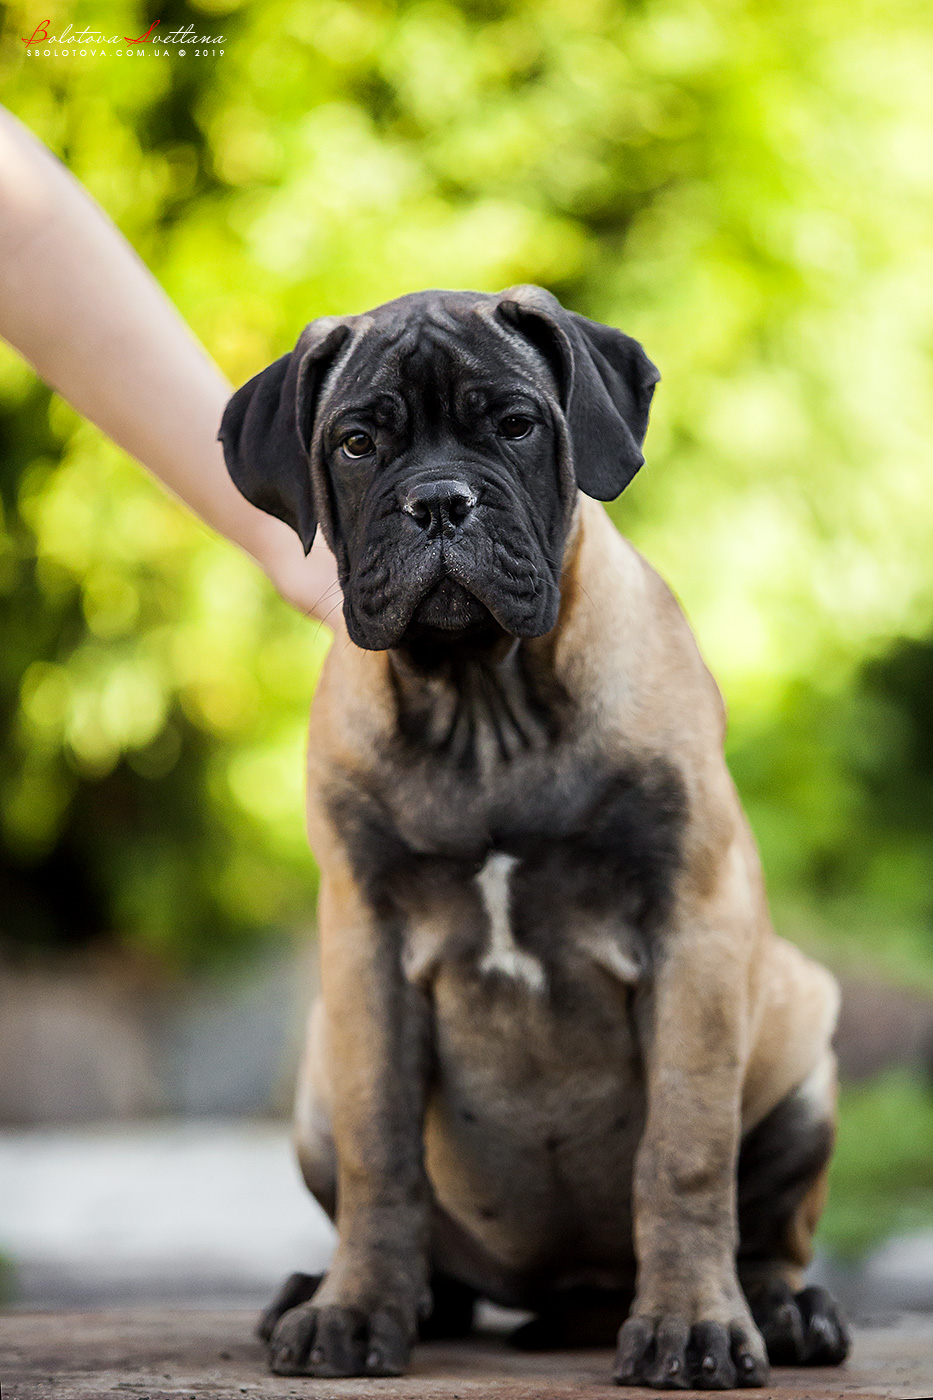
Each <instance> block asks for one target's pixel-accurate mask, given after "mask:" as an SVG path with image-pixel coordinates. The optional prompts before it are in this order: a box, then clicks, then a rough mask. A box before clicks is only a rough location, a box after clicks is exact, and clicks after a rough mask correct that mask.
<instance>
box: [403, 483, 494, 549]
mask: <svg viewBox="0 0 933 1400" xmlns="http://www.w3.org/2000/svg"><path fill="white" fill-rule="evenodd" d="M475 505H476V496H475V494H474V493H473V492H472V491H471V490H470V488H469V486H467V484H466V482H465V481H425V482H423V483H421V484H420V485H419V486H412V487H411V488H410V489H409V490H408V491H407V492H406V493H405V496H404V497H403V499H402V510H403V511H404V512H405V514H406V515H410V516H411V518H412V520H414V522H415V524H416V525H420V526H421V528H422V530H424V532H425V533H426V535H427V536H428V539H431V540H433V539H436V538H437V536H438V535H442V534H443V535H453V534H456V532H457V530H459V529H460V526H461V525H462V524H463V522H464V520H466V518H467V516H468V515H469V513H470V511H471V510H472V509H473V507H474V506H475Z"/></svg>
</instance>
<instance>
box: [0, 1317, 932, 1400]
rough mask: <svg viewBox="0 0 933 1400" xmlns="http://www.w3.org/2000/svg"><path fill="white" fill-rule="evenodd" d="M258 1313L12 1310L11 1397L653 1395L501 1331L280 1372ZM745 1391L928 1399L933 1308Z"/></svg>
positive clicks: (455, 1399) (574, 1357) (4, 1368)
mask: <svg viewBox="0 0 933 1400" xmlns="http://www.w3.org/2000/svg"><path fill="white" fill-rule="evenodd" d="M254 1322H255V1314H253V1313H251V1312H244V1311H238V1312H192V1311H177V1310H171V1309H152V1308H147V1309H138V1310H134V1311H125V1312H97V1313H68V1312H66V1313H44V1314H42V1313H20V1314H16V1313H7V1314H5V1315H3V1316H0V1385H2V1395H3V1400H105V1397H106V1400H240V1397H241V1396H247V1397H257V1400H266V1397H270V1400H271V1397H276V1398H277V1400H402V1397H404V1400H478V1397H480V1396H482V1397H483V1400H635V1398H636V1397H637V1400H646V1397H647V1396H648V1395H650V1394H651V1393H652V1392H649V1391H643V1390H642V1391H636V1390H623V1389H620V1388H617V1387H614V1386H612V1385H610V1384H609V1383H608V1376H609V1371H610V1366H611V1361H612V1357H611V1354H610V1353H609V1352H608V1351H582V1352H556V1353H550V1354H547V1355H538V1356H529V1355H526V1354H522V1353H518V1352H514V1351H511V1350H510V1349H509V1348H508V1347H507V1346H506V1345H505V1344H504V1343H503V1342H502V1341H501V1340H499V1339H497V1338H495V1337H490V1336H487V1337H478V1338H475V1339H472V1340H470V1341H468V1342H457V1343H441V1342H434V1343H430V1344H425V1345H422V1346H420V1347H418V1348H417V1350H416V1353H415V1360H414V1365H413V1367H412V1370H411V1373H410V1374H409V1375H408V1376H405V1377H403V1378H401V1379H399V1380H341V1381H317V1380H305V1379H295V1378H289V1377H277V1376H271V1375H269V1374H268V1373H267V1371H266V1369H265V1363H264V1357H263V1351H262V1348H261V1346H260V1345H259V1343H258V1342H256V1341H254V1340H253V1339H252V1336H251V1332H252V1328H253V1325H254ZM731 1393H732V1394H733V1395H735V1394H737V1392H731ZM679 1394H681V1395H683V1396H685V1397H686V1396H689V1395H692V1394H694V1392H688V1391H681V1392H679ZM696 1394H697V1395H701V1394H702V1395H706V1396H707V1397H708V1396H709V1392H708V1391H705V1392H696ZM742 1394H745V1395H748V1396H749V1397H750V1398H751V1397H752V1396H761V1397H762V1400H766V1397H772V1396H774V1397H777V1400H836V1398H837V1397H839V1400H882V1398H883V1400H920V1398H921V1397H923V1398H924V1400H927V1397H930V1396H933V1318H929V1317H919V1316H914V1317H906V1318H902V1319H900V1320H898V1321H896V1322H893V1323H891V1324H889V1325H887V1326H884V1327H864V1328H861V1329H860V1330H859V1332H858V1334H857V1338H856V1344H855V1348H854V1351H853V1355H852V1357H851V1359H850V1360H849V1362H848V1363H847V1364H846V1366H844V1367H839V1368H833V1369H830V1370H813V1371H800V1370H777V1371H775V1372H774V1375H773V1378H772V1382H771V1384H770V1385H769V1386H767V1387H766V1388H765V1389H764V1390H760V1391H754V1392H749V1391H745V1392H742Z"/></svg>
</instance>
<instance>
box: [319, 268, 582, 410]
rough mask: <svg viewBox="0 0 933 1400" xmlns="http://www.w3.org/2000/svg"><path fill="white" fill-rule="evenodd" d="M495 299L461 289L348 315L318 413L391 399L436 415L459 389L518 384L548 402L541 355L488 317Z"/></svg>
mask: <svg viewBox="0 0 933 1400" xmlns="http://www.w3.org/2000/svg"><path fill="white" fill-rule="evenodd" d="M497 301H498V299H497V298H495V297H492V296H483V295H481V294H478V293H467V292H416V293H412V294H410V295H409V296H404V297H399V298H398V299H397V300H395V301H390V302H386V303H385V304H384V305H383V306H379V307H376V309H375V310H373V311H370V312H367V313H366V314H365V315H364V316H360V317H357V318H355V321H356V324H355V326H354V334H353V336H352V337H351V339H350V341H349V343H348V344H347V346H346V350H345V353H344V354H343V355H342V356H340V357H339V358H338V360H337V362H336V363H335V365H334V366H333V369H332V371H331V373H330V375H329V376H328V378H327V381H326V382H325V384H324V386H323V391H322V396H321V404H320V415H321V418H322V419H326V417H327V415H328V411H329V410H331V411H332V410H333V409H334V408H335V407H337V406H338V404H339V403H340V402H341V401H347V400H350V399H352V400H354V401H358V402H360V403H361V404H362V402H363V401H364V400H365V401H371V400H378V399H379V397H380V395H388V396H390V397H394V396H398V398H399V399H400V400H401V403H400V404H399V405H398V406H399V407H400V408H402V407H404V408H406V409H408V411H409V412H410V411H412V409H415V408H417V409H419V410H421V411H422V412H430V411H431V410H432V409H433V410H435V411H437V412H441V411H443V410H444V409H445V408H448V407H451V406H452V404H451V402H450V401H449V398H448V396H450V395H452V394H455V393H456V392H457V391H459V392H460V393H461V394H471V395H473V396H474V402H477V400H478V397H479V396H482V395H483V393H484V391H486V392H489V391H495V390H497V389H502V388H503V387H513V386H521V385H522V383H525V384H527V385H529V386H530V387H534V388H536V389H538V390H539V391H540V392H542V393H544V394H546V395H547V396H549V397H553V398H556V395H557V391H558V387H557V383H556V379H555V377H554V374H553V373H552V371H551V369H550V367H549V365H548V362H547V360H546V358H545V356H544V355H543V354H542V353H541V352H540V351H539V350H537V349H536V348H535V346H534V345H533V344H531V343H530V342H529V341H527V340H525V339H524V338H522V337H519V336H516V335H515V334H514V333H511V332H510V330H509V328H508V327H507V326H506V325H505V324H504V323H503V322H502V321H501V320H499V319H497V318H496V316H495V315H494V308H495V306H496V304H497Z"/></svg>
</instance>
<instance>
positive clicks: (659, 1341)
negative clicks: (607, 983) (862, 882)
mask: <svg viewBox="0 0 933 1400" xmlns="http://www.w3.org/2000/svg"><path fill="white" fill-rule="evenodd" d="M729 903H730V902H724V901H719V902H717V901H715V900H707V901H706V902H705V907H704V905H698V904H697V903H696V902H694V907H693V910H692V911H691V912H690V913H687V912H686V911H682V912H681V914H680V917H679V918H677V919H675V920H674V921H673V924H672V927H671V928H670V929H669V930H668V931H667V932H666V933H664V934H662V935H660V936H659V940H658V946H657V950H656V957H655V960H654V969H653V975H652V978H651V982H650V986H649V987H648V988H647V989H646V995H645V998H644V1005H643V1007H642V1025H641V1035H642V1042H643V1048H644V1054H645V1072H646V1079H647V1089H648V1111H647V1119H646V1124H645V1131H644V1135H643V1138H642V1141H641V1143H640V1145H639V1149H638V1153H637V1156H636V1161H635V1173H634V1184H633V1191H634V1201H633V1205H634V1217H635V1247H636V1253H637V1257H638V1281H637V1292H636V1298H635V1302H634V1304H633V1305H632V1311H631V1315H630V1317H629V1319H628V1321H627V1322H625V1323H624V1325H623V1327H622V1329H621V1331H620V1333H619V1348H618V1355H617V1359H616V1369H615V1379H616V1380H617V1381H618V1383H619V1384H628V1385H649V1386H653V1387H656V1388H659V1389H684V1388H687V1387H694V1386H695V1387H700V1388H703V1389H729V1388H731V1387H733V1386H736V1385H740V1386H757V1385H763V1384H764V1383H765V1381H766V1380H767V1375H768V1364H767V1356H766V1353H765V1347H764V1343H763V1341H762V1338H761V1336H760V1334H759V1332H758V1330H757V1328H756V1327H755V1324H754V1323H753V1321H752V1318H751V1314H750V1312H749V1309H748V1306H747V1303H746V1301H745V1298H744V1295H743V1294H742V1290H741V1288H740V1285H739V1282H738V1278H737V1275H736V1266H735V1253H736V1244H737V1223H736V1159H737V1153H738V1143H739V1134H740V1103H741V1091H742V1082H743V1076H744V1069H745V1063H746V1059H747V1054H748V1041H749V1033H748V1032H749V961H750V952H751V946H752V940H753V935H752V931H751V927H750V926H749V922H744V921H742V922H740V923H737V922H736V914H735V910H734V908H731V909H730V907H729ZM743 922H744V926H743Z"/></svg>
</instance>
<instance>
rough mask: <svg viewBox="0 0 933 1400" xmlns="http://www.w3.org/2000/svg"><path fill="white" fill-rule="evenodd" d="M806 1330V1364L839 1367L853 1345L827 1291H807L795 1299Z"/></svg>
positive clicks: (840, 1314)
mask: <svg viewBox="0 0 933 1400" xmlns="http://www.w3.org/2000/svg"><path fill="white" fill-rule="evenodd" d="M795 1301H796V1303H797V1307H798V1308H799V1309H800V1316H801V1319H802V1321H803V1326H804V1363H805V1365H807V1366H838V1365H839V1364H840V1362H842V1361H845V1359H846V1357H847V1356H848V1354H849V1348H850V1346H851V1345H852V1341H851V1337H850V1336H849V1329H848V1327H847V1325H846V1321H845V1318H844V1317H843V1315H842V1312H841V1311H840V1309H839V1306H838V1304H837V1303H836V1300H835V1299H834V1298H833V1296H832V1294H831V1293H828V1292H827V1290H826V1289H825V1288H805V1289H803V1291H802V1292H801V1293H798V1294H797V1297H796V1299H795Z"/></svg>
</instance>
